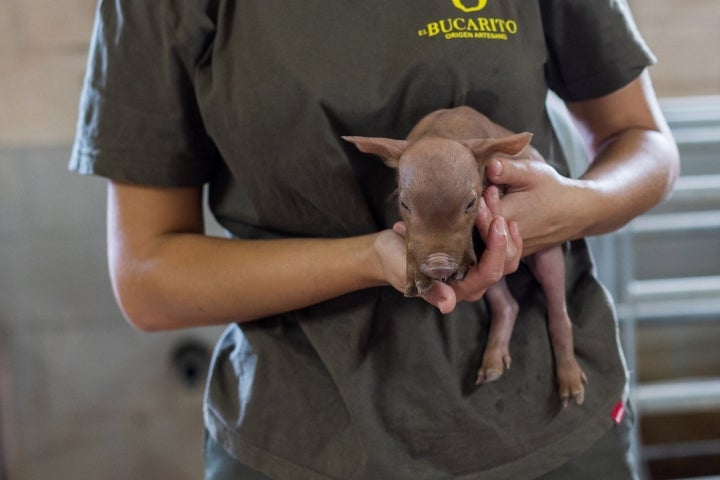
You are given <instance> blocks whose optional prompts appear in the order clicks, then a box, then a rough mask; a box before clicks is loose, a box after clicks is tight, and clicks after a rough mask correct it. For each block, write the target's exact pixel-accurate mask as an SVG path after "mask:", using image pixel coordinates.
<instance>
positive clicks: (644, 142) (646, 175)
mask: <svg viewBox="0 0 720 480" xmlns="http://www.w3.org/2000/svg"><path fill="white" fill-rule="evenodd" d="M678 169H679V168H678V159H677V149H676V147H675V144H674V142H673V140H672V138H671V137H670V136H669V134H668V133H660V132H657V131H651V130H644V129H630V130H627V131H625V132H622V133H621V134H619V135H617V136H616V137H614V138H612V139H610V140H609V141H607V142H606V143H605V145H603V146H602V147H600V148H599V149H598V152H597V156H596V157H595V160H594V161H593V163H592V164H591V165H590V168H589V169H588V170H587V172H585V174H584V175H583V176H582V177H581V179H580V180H581V181H582V182H583V183H584V188H585V189H586V193H587V195H586V196H585V201H584V205H582V206H581V211H583V212H587V214H586V215H584V217H585V219H586V222H585V224H584V229H583V231H581V232H578V236H591V235H600V234H604V233H608V232H611V231H614V230H617V229H618V228H620V227H622V226H623V225H625V224H626V223H628V222H629V221H630V220H632V219H633V218H635V217H636V216H638V215H640V214H642V213H644V212H646V211H647V210H649V209H650V208H652V207H653V206H655V205H657V204H658V203H659V202H661V201H662V200H663V199H664V198H665V197H666V196H667V195H668V194H669V193H670V191H671V189H672V186H673V184H674V182H675V179H676V178H677V175H678Z"/></svg>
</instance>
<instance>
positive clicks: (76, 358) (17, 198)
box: [0, 147, 219, 480]
mask: <svg viewBox="0 0 720 480" xmlns="http://www.w3.org/2000/svg"><path fill="white" fill-rule="evenodd" d="M67 155H68V151H67V148H64V147H58V148H45V147H42V148H40V147H37V148H0V212H1V213H0V427H2V434H3V435H2V442H0V443H1V444H2V445H3V447H4V448H3V452H2V453H0V465H2V466H3V468H4V469H5V470H6V472H7V474H8V475H9V480H33V479H45V478H74V479H88V480H90V479H109V480H121V479H127V480H129V479H137V478H160V479H165V478H166V479H171V478H172V479H180V480H185V479H187V480H191V479H197V478H200V477H201V475H202V473H201V472H202V457H201V449H200V445H201V440H202V416H201V397H202V384H201V383H200V384H195V386H194V387H191V386H189V385H188V384H187V383H186V382H185V381H183V377H182V376H181V375H180V373H181V372H179V371H177V370H176V369H175V367H174V364H173V362H172V358H173V355H174V353H175V350H176V348H178V347H179V346H181V345H182V344H185V343H186V342H187V341H189V340H192V341H193V342H194V341H200V342H202V343H203V344H204V345H206V346H207V347H208V348H212V345H213V343H214V342H215V340H216V338H217V336H218V334H219V330H218V329H214V328H213V329H196V330H193V331H185V332H175V333H163V334H152V335H151V334H143V333H139V332H137V331H135V330H134V329H132V328H131V327H130V326H128V324H127V323H126V322H125V321H124V319H123V318H122V315H121V314H120V313H119V311H118V309H117V308H116V306H115V303H114V301H113V297H112V291H111V288H110V284H109V281H108V274H107V267H106V260H105V251H104V244H105V234H104V221H105V212H104V207H105V205H104V199H105V183H104V181H102V180H99V179H86V178H80V177H77V176H75V175H72V174H70V173H68V172H67V171H66V162H67ZM0 478H2V476H1V475H0Z"/></svg>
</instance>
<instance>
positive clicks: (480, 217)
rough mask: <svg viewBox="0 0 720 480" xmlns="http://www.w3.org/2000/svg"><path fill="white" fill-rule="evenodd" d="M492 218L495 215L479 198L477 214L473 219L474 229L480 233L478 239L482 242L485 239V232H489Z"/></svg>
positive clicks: (482, 199) (483, 200)
mask: <svg viewBox="0 0 720 480" xmlns="http://www.w3.org/2000/svg"><path fill="white" fill-rule="evenodd" d="M494 218H495V215H493V214H492V212H491V211H490V208H488V206H487V202H486V201H485V198H484V197H480V200H479V201H478V213H477V216H476V217H475V228H477V230H478V232H479V233H480V238H482V239H483V241H485V240H486V239H487V232H488V230H490V224H491V223H492V221H493V219H494Z"/></svg>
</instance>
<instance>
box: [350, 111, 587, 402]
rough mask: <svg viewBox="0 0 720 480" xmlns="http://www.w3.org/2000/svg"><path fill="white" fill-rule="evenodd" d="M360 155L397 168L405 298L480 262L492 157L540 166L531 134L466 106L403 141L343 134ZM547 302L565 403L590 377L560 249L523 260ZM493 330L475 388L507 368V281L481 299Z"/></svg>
mask: <svg viewBox="0 0 720 480" xmlns="http://www.w3.org/2000/svg"><path fill="white" fill-rule="evenodd" d="M343 138H344V139H345V140H347V141H350V142H352V143H354V144H355V145H356V146H357V148H358V149H359V150H361V151H362V152H365V153H371V154H375V155H378V156H380V157H381V158H382V159H383V160H384V162H385V164H386V165H388V166H389V167H391V168H395V169H397V180H398V192H397V194H398V200H399V210H400V216H401V217H402V219H403V221H404V222H405V225H406V235H405V242H406V246H407V285H406V287H405V295H406V296H417V295H423V294H425V293H427V292H428V290H429V289H430V286H431V282H432V280H440V281H449V280H459V279H462V278H463V277H464V275H465V273H466V272H467V270H468V269H469V268H470V267H471V266H473V265H474V264H475V263H476V261H477V259H476V256H475V250H474V247H473V226H474V223H475V218H476V216H477V213H478V206H479V200H480V198H481V197H482V195H483V193H484V191H485V187H487V186H488V181H487V179H486V177H485V165H486V164H487V162H488V161H489V160H490V159H492V158H498V157H505V158H513V159H518V160H535V161H543V162H544V159H543V158H542V156H541V155H540V154H539V153H538V152H537V150H535V149H534V148H533V147H532V146H531V145H530V141H531V139H532V135H531V134H530V133H527V132H525V133H518V134H513V132H511V131H509V130H507V129H505V128H503V127H501V126H500V125H498V124H496V123H494V122H493V121H492V120H490V119H489V118H487V117H486V116H484V115H482V114H481V113H479V112H477V111H476V110H473V109H472V108H469V107H457V108H453V109H449V110H438V111H435V112H433V113H430V114H429V115H427V116H426V117H424V118H423V119H422V120H420V122H418V124H417V125H416V126H415V127H414V128H413V129H412V130H411V131H410V134H409V135H408V137H407V138H406V139H405V140H394V139H389V138H376V137H343ZM525 261H526V263H527V264H528V266H529V267H530V270H531V271H532V273H533V275H534V276H535V278H536V279H537V281H538V283H539V284H540V285H541V287H542V289H543V292H544V293H545V297H546V304H547V314H548V329H549V331H550V340H551V345H552V349H553V354H554V356H555V370H556V375H557V382H558V390H559V394H560V398H561V401H562V404H563V406H567V404H568V401H569V399H570V398H571V397H572V398H573V399H574V400H575V401H576V402H577V403H578V404H581V403H582V402H583V399H584V396H585V387H584V384H585V383H587V378H586V376H585V374H584V373H583V371H582V370H581V368H580V366H579V365H578V363H577V360H576V359H575V353H574V346H573V335H572V324H571V322H570V317H569V316H568V313H567V308H566V301H565V263H564V258H563V253H562V249H561V247H560V246H557V247H551V248H547V249H544V250H541V251H539V252H537V253H535V254H534V255H532V256H530V257H528V258H526V259H525ZM485 299H486V301H487V303H488V306H489V309H490V312H491V324H490V332H489V334H488V340H487V344H486V346H485V351H484V353H483V360H482V365H481V366H480V369H479V370H478V375H477V383H478V384H482V383H485V382H492V381H495V380H497V379H498V378H500V376H501V375H502V374H503V372H504V370H505V369H507V368H510V363H511V360H512V359H511V356H510V351H509V343H510V337H511V335H512V330H513V328H514V325H515V320H516V318H517V313H518V308H519V307H518V304H517V302H516V301H515V299H514V298H513V296H512V294H511V293H510V290H509V289H508V286H507V283H506V282H505V279H502V280H501V281H500V282H498V283H497V284H495V285H494V286H492V287H490V288H489V289H488V290H487V293H486V294H485Z"/></svg>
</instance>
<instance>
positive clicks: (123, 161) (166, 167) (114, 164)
mask: <svg viewBox="0 0 720 480" xmlns="http://www.w3.org/2000/svg"><path fill="white" fill-rule="evenodd" d="M149 155H152V153H147V152H138V151H132V152H128V151H122V152H120V151H118V152H111V151H107V150H98V149H93V148H86V147H82V146H78V145H77V144H76V145H75V146H74V147H73V150H72V153H71V155H70V160H69V162H68V170H70V171H71V172H74V173H77V174H79V175H87V176H98V177H103V178H107V179H110V180H114V181H118V182H125V183H133V184H139V185H147V186H156V187H194V186H202V185H204V184H205V183H207V182H208V181H209V173H208V169H207V167H206V166H205V165H204V164H202V163H199V162H195V163H189V162H186V161H183V163H184V164H182V165H181V164H180V160H179V157H178V156H174V157H173V156H168V155H167V154H162V155H160V154H159V155H158V156H156V157H155V158H154V160H153V161H150V160H148V161H145V160H144V159H145V158H147V157H148V156H149ZM158 157H163V158H169V159H170V161H169V162H167V163H166V164H158V163H157V158H158ZM129 158H133V159H134V160H133V161H129V160H128V159H129ZM176 158H177V159H176Z"/></svg>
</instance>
